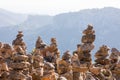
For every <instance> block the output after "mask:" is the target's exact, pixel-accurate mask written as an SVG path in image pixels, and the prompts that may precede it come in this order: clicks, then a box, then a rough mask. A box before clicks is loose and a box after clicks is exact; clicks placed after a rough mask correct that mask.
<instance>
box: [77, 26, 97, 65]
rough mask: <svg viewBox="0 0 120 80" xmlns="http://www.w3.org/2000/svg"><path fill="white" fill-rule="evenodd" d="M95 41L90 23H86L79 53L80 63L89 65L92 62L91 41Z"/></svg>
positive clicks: (92, 47)
mask: <svg viewBox="0 0 120 80" xmlns="http://www.w3.org/2000/svg"><path fill="white" fill-rule="evenodd" d="M94 41H95V31H94V30H93V26H92V25H88V27H87V29H85V30H84V31H83V36H82V40H81V42H82V44H81V45H80V47H81V52H80V54H79V60H80V63H81V64H85V66H87V67H89V66H90V65H91V63H92V59H91V50H93V49H94V44H93V42H94Z"/></svg>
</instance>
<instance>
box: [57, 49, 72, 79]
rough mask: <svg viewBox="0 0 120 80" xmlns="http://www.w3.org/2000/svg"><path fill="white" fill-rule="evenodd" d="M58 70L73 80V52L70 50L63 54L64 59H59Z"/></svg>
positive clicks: (60, 73) (63, 75)
mask: <svg viewBox="0 0 120 80" xmlns="http://www.w3.org/2000/svg"><path fill="white" fill-rule="evenodd" d="M57 72H58V74H59V75H61V76H62V77H65V78H66V79H67V80H73V74H72V66H71V54H70V52H69V51H66V52H65V53H64V54H63V56H62V60H59V61H58V68H57Z"/></svg>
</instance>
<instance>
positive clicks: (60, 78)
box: [0, 25, 120, 80]
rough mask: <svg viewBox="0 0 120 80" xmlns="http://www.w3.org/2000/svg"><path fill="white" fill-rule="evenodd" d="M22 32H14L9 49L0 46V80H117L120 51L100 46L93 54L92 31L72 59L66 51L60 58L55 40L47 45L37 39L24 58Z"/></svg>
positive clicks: (3, 45)
mask: <svg viewBox="0 0 120 80" xmlns="http://www.w3.org/2000/svg"><path fill="white" fill-rule="evenodd" d="M23 36H24V35H23V33H22V31H18V34H17V36H16V39H15V40H13V42H12V46H11V45H9V44H7V43H2V42H0V80H120V51H119V50H117V49H116V48H112V49H111V53H110V48H109V47H108V46H106V45H102V46H101V47H100V48H99V50H98V51H97V52H96V53H95V61H94V63H92V62H93V61H92V58H91V56H92V55H91V51H92V50H93V49H94V44H93V43H94V41H95V31H94V30H93V26H92V25H88V27H87V29H85V30H84V31H83V36H82V39H81V42H82V43H81V44H78V45H77V50H75V51H73V55H72V54H71V53H70V51H69V50H67V51H66V52H64V53H63V55H62V56H61V58H60V51H59V49H58V45H57V40H56V38H51V43H50V44H49V45H47V44H45V43H44V42H43V40H42V39H41V37H40V36H38V39H37V41H36V44H35V49H33V51H32V52H31V54H30V53H28V54H27V50H26V48H27V47H26V44H25V42H24V41H23Z"/></svg>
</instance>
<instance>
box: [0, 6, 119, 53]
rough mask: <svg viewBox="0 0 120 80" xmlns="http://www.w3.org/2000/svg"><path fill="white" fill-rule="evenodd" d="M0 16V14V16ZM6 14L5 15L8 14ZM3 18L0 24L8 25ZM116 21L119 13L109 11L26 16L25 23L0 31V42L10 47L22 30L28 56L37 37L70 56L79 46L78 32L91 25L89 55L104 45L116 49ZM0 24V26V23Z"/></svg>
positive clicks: (91, 10)
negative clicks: (53, 40) (52, 42)
mask: <svg viewBox="0 0 120 80" xmlns="http://www.w3.org/2000/svg"><path fill="white" fill-rule="evenodd" d="M1 13H2V12H1V11H0V16H1ZM6 14H9V12H7V13H6ZM2 15H3V14H2ZM9 15H10V14H9ZM22 15H23V14H22ZM13 16H14V15H13ZM5 17H6V16H5ZM5 17H4V18H1V17H0V20H2V19H4V23H5V21H6V23H8V22H7V19H8V18H7V17H6V18H5ZM119 17H120V9H117V8H112V7H106V8H102V9H86V10H81V11H78V12H69V13H63V14H59V15H56V16H47V15H27V19H22V22H21V23H18V24H16V25H14V27H13V26H12V25H11V24H10V23H9V24H10V25H9V24H7V26H6V27H2V28H1V27H0V34H2V35H0V41H2V42H9V43H11V42H12V40H13V39H15V36H16V34H17V31H18V30H23V32H24V35H25V36H24V41H25V42H26V43H27V46H28V51H29V52H30V51H31V50H32V48H34V45H35V41H36V39H37V37H38V36H41V37H42V39H43V41H44V42H46V43H47V44H50V38H51V37H56V38H57V41H58V47H59V49H60V51H61V53H63V52H64V51H66V50H70V51H71V52H72V51H73V50H75V49H76V45H77V44H78V43H81V37H82V31H83V30H84V29H86V28H87V25H88V24H93V26H94V29H95V31H96V33H95V34H96V40H95V43H94V44H95V49H94V50H93V52H92V53H93V54H94V53H95V52H96V51H97V50H98V48H99V47H100V46H101V45H103V44H105V45H108V46H109V47H110V48H112V47H116V48H118V49H120V42H119V41H120V37H119V35H120V31H119V30H120V18H119ZM13 18H14V17H13ZM16 19H19V18H16ZM15 23H16V22H15ZM0 24H3V23H2V22H0ZM19 25H21V26H19Z"/></svg>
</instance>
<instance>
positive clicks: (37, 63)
mask: <svg viewBox="0 0 120 80" xmlns="http://www.w3.org/2000/svg"><path fill="white" fill-rule="evenodd" d="M43 68H44V58H43V56H41V54H40V50H39V49H36V50H35V51H34V53H33V55H32V72H31V73H32V80H41V78H42V76H43Z"/></svg>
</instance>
